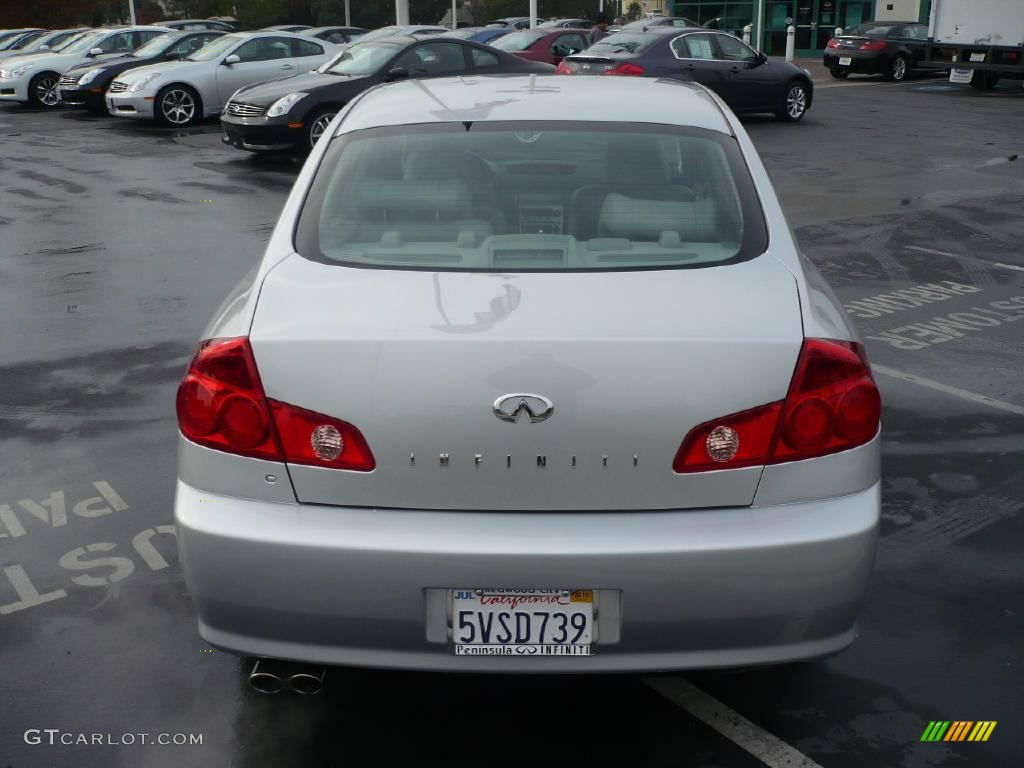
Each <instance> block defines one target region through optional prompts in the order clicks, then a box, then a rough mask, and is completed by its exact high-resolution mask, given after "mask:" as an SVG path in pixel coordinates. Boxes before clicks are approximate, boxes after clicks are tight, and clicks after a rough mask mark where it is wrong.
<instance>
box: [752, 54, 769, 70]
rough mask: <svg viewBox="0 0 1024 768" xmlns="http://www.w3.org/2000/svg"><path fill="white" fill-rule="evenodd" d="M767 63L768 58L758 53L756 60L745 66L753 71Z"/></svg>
mask: <svg viewBox="0 0 1024 768" xmlns="http://www.w3.org/2000/svg"><path fill="white" fill-rule="evenodd" d="M767 63H768V57H767V56H766V55H765V54H763V53H758V54H757V58H756V59H754V60H753V61H751V62H750V63H749V64H747V66H748V67H750V68H751V69H753V68H754V67H760V66H762V65H764V64H767Z"/></svg>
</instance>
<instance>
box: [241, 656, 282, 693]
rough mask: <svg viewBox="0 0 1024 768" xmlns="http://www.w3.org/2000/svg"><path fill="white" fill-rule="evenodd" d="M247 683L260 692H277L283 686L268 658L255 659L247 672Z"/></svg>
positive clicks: (279, 676)
mask: <svg viewBox="0 0 1024 768" xmlns="http://www.w3.org/2000/svg"><path fill="white" fill-rule="evenodd" d="M249 685H251V686H252V687H253V689H254V690H257V691H259V692H260V693H278V692H280V691H281V689H282V688H284V681H283V680H282V679H281V675H280V674H278V672H277V669H276V668H275V666H274V664H273V662H271V661H270V660H269V659H257V660H256V663H255V664H253V665H252V672H250V673H249Z"/></svg>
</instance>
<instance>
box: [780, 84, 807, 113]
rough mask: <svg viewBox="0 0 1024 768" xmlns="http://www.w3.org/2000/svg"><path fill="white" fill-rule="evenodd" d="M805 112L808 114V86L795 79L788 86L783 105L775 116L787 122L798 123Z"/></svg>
mask: <svg viewBox="0 0 1024 768" xmlns="http://www.w3.org/2000/svg"><path fill="white" fill-rule="evenodd" d="M805 114H807V86H806V85H805V84H804V83H802V82H801V81H799V80H794V81H793V82H791V83H790V84H789V85H787V86H786V91H785V95H784V96H783V98H782V106H781V108H780V109H779V111H778V112H776V113H775V116H776V117H777V118H779V120H783V121H785V122H787V123H797V122H800V121H801V120H802V119H803V117H804V115H805Z"/></svg>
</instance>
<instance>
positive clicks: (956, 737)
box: [921, 720, 996, 741]
mask: <svg viewBox="0 0 1024 768" xmlns="http://www.w3.org/2000/svg"><path fill="white" fill-rule="evenodd" d="M995 728H996V721H995V720H978V721H977V722H975V721H974V720H954V721H953V722H950V721H949V720H932V721H931V722H930V723H928V727H927V728H925V729H924V733H923V734H921V741H988V737H989V736H991V735H992V731H994V730H995Z"/></svg>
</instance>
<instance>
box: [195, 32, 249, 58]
mask: <svg viewBox="0 0 1024 768" xmlns="http://www.w3.org/2000/svg"><path fill="white" fill-rule="evenodd" d="M249 39H250V38H249V37H247V36H246V35H224V37H218V38H217V39H216V40H211V41H210V42H208V43H207V44H206V45H204V46H203V47H202V48H200V49H199V50H198V51H196V52H195V53H193V54H192V55H191V56H186V57H185V61H212V60H213V59H216V58H217V57H218V56H222V55H224V54H226V53H227V52H228V51H230V50H231V49H232V48H234V47H235V46H236V45H238V44H239V43H241V42H243V41H245V40H249Z"/></svg>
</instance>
